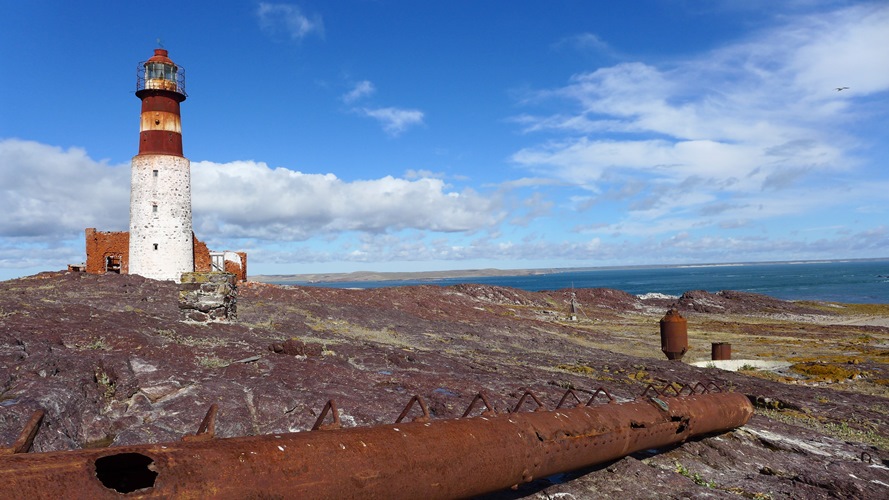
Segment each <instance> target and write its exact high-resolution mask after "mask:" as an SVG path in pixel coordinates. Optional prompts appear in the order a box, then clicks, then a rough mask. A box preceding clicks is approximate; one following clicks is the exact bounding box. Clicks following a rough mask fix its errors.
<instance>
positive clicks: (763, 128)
mask: <svg viewBox="0 0 889 500" xmlns="http://www.w3.org/2000/svg"><path fill="white" fill-rule="evenodd" d="M0 4H2V7H3V13H4V14H3V16H2V17H0V47H2V48H3V49H2V50H3V52H2V53H3V61H4V65H5V67H6V71H5V72H4V77H3V78H2V79H0V190H2V197H0V210H2V212H3V213H4V214H5V216H4V217H3V218H2V219H0V279H8V278H12V277H16V276H22V275H27V274H32V273H34V272H38V271H41V270H54V269H61V268H64V267H65V266H66V265H67V264H68V263H77V262H82V261H83V260H84V258H85V255H84V241H83V229H84V228H86V227H96V228H98V229H100V230H125V229H126V228H127V225H128V217H129V213H128V210H129V162H130V159H131V157H132V156H133V155H134V154H135V153H136V151H137V146H138V135H139V134H138V129H139V109H140V107H139V100H138V99H137V98H136V97H135V95H134V91H135V81H136V78H135V75H136V66H137V63H138V62H140V61H143V60H145V59H147V58H148V57H150V56H151V55H152V53H153V49H154V48H155V47H156V46H157V40H158V39H160V41H161V42H160V43H162V44H163V47H164V48H166V49H167V50H169V53H170V57H171V58H172V59H173V60H174V61H176V62H177V63H178V64H179V65H181V66H182V67H184V68H185V72H186V86H187V91H188V95H189V97H188V99H187V100H186V101H185V102H184V103H183V105H182V123H183V142H184V150H185V155H186V156H187V157H188V158H189V159H190V160H191V162H192V191H193V211H194V227H195V232H196V234H197V236H198V237H199V238H200V239H202V240H204V241H206V242H207V243H208V244H209V245H210V247H211V248H214V249H216V250H246V251H247V252H248V253H249V264H248V270H249V272H250V274H289V273H314V272H348V271H355V270H374V271H398V270H403V271H421V270H439V269H468V268H480V267H496V268H502V269H510V268H550V267H574V266H615V265H642V264H686V263H718V262H739V261H769V260H797V259H834V258H870V257H889V250H887V249H889V222H887V221H889V171H887V168H886V167H887V162H889V160H887V158H889V147H887V144H889V143H887V138H889V126H887V112H889V50H887V49H886V47H889V4H887V3H886V2H885V1H875V2H846V1H817V0H796V1H786V2H772V1H765V0H763V1H756V0H751V1H744V2H735V1H709V2H703V1H702V2H693V1H687V0H660V1H655V0H648V1H635V2H598V1H560V2H559V1H539V2H531V1H528V2H512V1H509V2H507V1H500V2H497V1H448V2H433V1H428V2H418V1H407V0H404V1H387V0H376V1H370V0H368V1H358V0H355V1H345V0H344V1H320V0H316V1H297V2H256V1H225V2H222V1H214V2H199V1H195V2H182V1H177V2H167V1H152V2H110V1H107V2H94V3H92V2H91V3H86V4H84V3H80V2H49V1H34V2H12V1H6V0H3V1H2V2H0ZM836 87H849V88H848V89H846V90H842V91H836V90H835V88H836Z"/></svg>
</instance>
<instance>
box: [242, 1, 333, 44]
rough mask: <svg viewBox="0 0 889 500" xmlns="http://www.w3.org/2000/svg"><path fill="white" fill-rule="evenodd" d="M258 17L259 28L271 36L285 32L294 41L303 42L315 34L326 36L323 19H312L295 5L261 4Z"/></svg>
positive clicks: (318, 17)
mask: <svg viewBox="0 0 889 500" xmlns="http://www.w3.org/2000/svg"><path fill="white" fill-rule="evenodd" d="M256 15H257V16H258V17H259V26H260V27H261V28H262V29H263V31H265V32H267V33H270V34H277V33H278V32H279V31H283V32H284V33H285V34H287V35H288V36H289V37H290V38H291V39H292V40H301V39H303V38H305V37H306V36H308V35H310V34H313V33H317V34H318V35H320V36H323V35H324V23H323V22H322V20H321V17H320V16H315V17H313V18H311V19H310V18H309V17H307V16H306V15H305V14H303V12H302V10H300V8H299V7H297V6H295V5H289V4H283V3H266V2H260V4H259V7H258V8H257V10H256Z"/></svg>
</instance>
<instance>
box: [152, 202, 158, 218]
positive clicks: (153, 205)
mask: <svg viewBox="0 0 889 500" xmlns="http://www.w3.org/2000/svg"><path fill="white" fill-rule="evenodd" d="M151 213H153V214H154V215H155V216H157V203H152V204H151Z"/></svg>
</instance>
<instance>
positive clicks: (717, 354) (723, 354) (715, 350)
mask: <svg viewBox="0 0 889 500" xmlns="http://www.w3.org/2000/svg"><path fill="white" fill-rule="evenodd" d="M710 356H711V359H712V360H713V361H723V360H729V359H732V345H731V344H729V343H728V342H713V344H712V345H711V349H710Z"/></svg>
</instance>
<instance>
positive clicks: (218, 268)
mask: <svg viewBox="0 0 889 500" xmlns="http://www.w3.org/2000/svg"><path fill="white" fill-rule="evenodd" d="M210 271H211V272H220V273H224V272H225V253H223V252H210Z"/></svg>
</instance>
